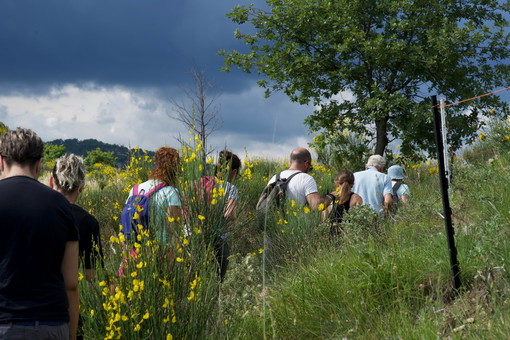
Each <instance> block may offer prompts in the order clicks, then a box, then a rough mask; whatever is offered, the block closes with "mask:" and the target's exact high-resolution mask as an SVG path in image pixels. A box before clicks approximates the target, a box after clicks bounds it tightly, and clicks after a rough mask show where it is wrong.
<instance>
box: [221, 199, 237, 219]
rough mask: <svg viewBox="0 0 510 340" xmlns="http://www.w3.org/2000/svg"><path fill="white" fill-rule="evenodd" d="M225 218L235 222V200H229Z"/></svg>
mask: <svg viewBox="0 0 510 340" xmlns="http://www.w3.org/2000/svg"><path fill="white" fill-rule="evenodd" d="M223 216H224V217H225V218H226V219H227V220H235V219H236V217H237V201H236V200H235V199H233V198H229V199H228V201H227V206H226V207H225V213H224V214H223Z"/></svg>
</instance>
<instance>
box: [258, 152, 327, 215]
mask: <svg viewBox="0 0 510 340" xmlns="http://www.w3.org/2000/svg"><path fill="white" fill-rule="evenodd" d="M311 170H313V166H312V155H311V154H310V151H308V150H307V149H305V148H296V149H294V150H292V152H291V153H290V166H289V168H288V169H287V170H284V171H282V172H281V173H280V178H289V177H290V176H292V175H294V174H296V173H297V174H296V175H294V177H292V178H291V180H290V181H289V184H288V186H287V198H288V199H292V200H294V201H296V202H297V203H299V204H302V205H305V204H308V206H309V207H310V208H311V209H317V208H318V207H319V205H320V204H321V203H323V204H324V207H327V206H328V205H330V204H331V203H333V202H334V201H335V196H334V194H332V193H329V194H327V195H326V196H324V197H321V196H320V195H319V190H318V189H317V183H316V182H315V179H314V178H313V177H312V176H310V175H309V174H308V173H309V172H310V171H311ZM275 181H276V175H274V176H273V177H272V178H271V179H270V180H269V182H268V184H271V183H273V182H275Z"/></svg>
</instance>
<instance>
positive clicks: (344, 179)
mask: <svg viewBox="0 0 510 340" xmlns="http://www.w3.org/2000/svg"><path fill="white" fill-rule="evenodd" d="M334 183H335V190H336V192H335V193H336V195H335V196H336V197H337V202H336V204H334V205H331V206H330V207H328V209H326V210H324V214H323V220H324V221H325V220H326V219H327V218H329V224H330V233H331V235H332V236H336V235H338V234H341V233H342V232H343V230H342V227H341V223H342V221H343V219H344V214H345V213H346V212H347V211H349V208H350V207H351V206H354V205H358V204H361V203H362V202H361V197H360V196H359V195H357V194H354V193H352V192H351V189H352V187H353V185H354V174H353V173H352V172H351V171H349V170H343V171H340V172H339V173H338V174H337V175H336V177H335V182H334Z"/></svg>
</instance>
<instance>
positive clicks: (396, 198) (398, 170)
mask: <svg viewBox="0 0 510 340" xmlns="http://www.w3.org/2000/svg"><path fill="white" fill-rule="evenodd" d="M388 176H390V178H391V187H392V190H393V194H392V196H393V204H394V205H395V204H396V203H398V202H402V204H404V205H407V202H408V199H409V195H410V194H411V191H410V190H409V186H408V185H407V184H404V183H402V180H403V179H404V178H407V176H406V175H405V172H404V169H403V168H402V167H401V166H400V165H392V166H390V167H389V168H388Z"/></svg>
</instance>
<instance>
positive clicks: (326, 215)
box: [321, 204, 333, 222]
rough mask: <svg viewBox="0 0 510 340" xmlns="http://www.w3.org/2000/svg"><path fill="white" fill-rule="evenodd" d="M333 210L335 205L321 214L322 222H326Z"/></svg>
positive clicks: (331, 205)
mask: <svg viewBox="0 0 510 340" xmlns="http://www.w3.org/2000/svg"><path fill="white" fill-rule="evenodd" d="M331 210H333V204H330V205H329V206H328V207H326V209H324V210H323V211H322V213H321V222H326V221H327V219H328V216H329V214H330V213H331Z"/></svg>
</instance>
